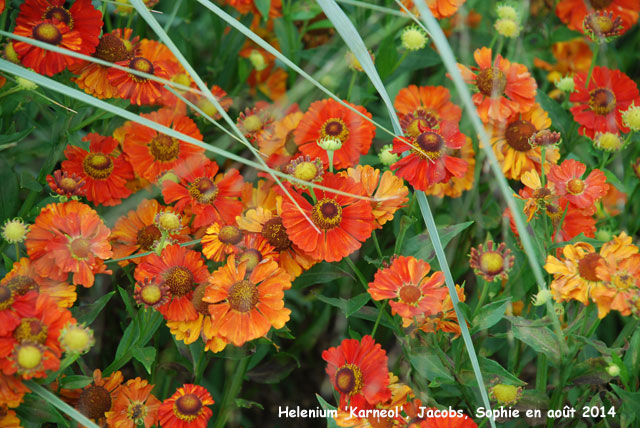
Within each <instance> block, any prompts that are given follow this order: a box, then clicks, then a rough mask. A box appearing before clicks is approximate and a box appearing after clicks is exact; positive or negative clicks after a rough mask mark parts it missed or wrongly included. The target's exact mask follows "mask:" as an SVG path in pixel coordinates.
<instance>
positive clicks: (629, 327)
mask: <svg viewBox="0 0 640 428" xmlns="http://www.w3.org/2000/svg"><path fill="white" fill-rule="evenodd" d="M639 325H640V320H636V319H634V320H631V321H629V322H628V323H627V324H625V326H624V327H623V328H622V331H621V332H620V334H619V335H618V337H617V338H616V340H615V341H614V342H613V345H611V347H612V348H619V347H620V346H622V344H623V343H624V340H625V339H626V338H627V337H629V335H630V334H631V332H633V331H634V330H635V329H637V328H638V326H639Z"/></svg>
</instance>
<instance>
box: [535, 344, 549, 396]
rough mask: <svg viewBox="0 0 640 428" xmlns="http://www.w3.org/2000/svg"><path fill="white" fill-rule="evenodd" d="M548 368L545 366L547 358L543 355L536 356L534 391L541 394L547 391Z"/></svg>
mask: <svg viewBox="0 0 640 428" xmlns="http://www.w3.org/2000/svg"><path fill="white" fill-rule="evenodd" d="M548 370H549V366H548V364H547V356H546V355H545V354H542V353H540V354H538V370H537V372H536V390H538V392H541V393H543V394H544V393H545V392H546V390H547V373H548Z"/></svg>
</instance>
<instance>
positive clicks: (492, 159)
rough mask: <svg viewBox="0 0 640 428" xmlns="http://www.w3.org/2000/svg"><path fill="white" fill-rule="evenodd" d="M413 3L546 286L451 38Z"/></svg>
mask: <svg viewBox="0 0 640 428" xmlns="http://www.w3.org/2000/svg"><path fill="white" fill-rule="evenodd" d="M414 4H415V5H416V6H417V7H418V10H419V11H420V17H421V18H422V21H423V22H424V24H425V25H426V27H427V28H428V29H429V32H430V34H431V37H432V39H433V42H434V43H435V45H436V47H437V48H438V53H439V54H440V57H441V58H442V61H443V62H444V65H445V67H446V68H447V71H448V72H449V75H450V76H451V79H452V80H453V83H454V84H455V86H456V89H457V90H458V94H459V95H460V97H461V98H462V103H463V104H464V107H465V110H466V113H467V115H468V116H469V118H470V119H471V123H472V124H473V127H474V129H475V131H476V133H477V134H478V135H479V136H480V140H481V141H482V144H480V147H482V149H483V150H484V152H485V155H486V156H487V159H489V166H490V167H491V171H492V172H493V175H494V176H495V178H496V181H497V182H498V187H499V188H500V192H501V193H502V196H503V197H504V199H505V201H506V202H507V206H508V207H509V209H510V210H511V214H512V215H513V218H514V220H515V223H516V228H517V229H518V234H519V235H520V240H521V241H522V247H523V248H524V251H525V254H526V255H527V259H528V260H529V264H530V265H531V270H532V271H533V275H534V276H535V279H536V283H537V284H538V289H539V290H546V289H547V284H546V283H545V281H544V278H543V276H542V269H541V268H540V262H541V260H537V259H536V252H535V250H534V248H533V244H532V243H531V238H530V236H529V232H528V230H527V225H526V223H525V221H524V216H523V214H522V212H520V210H519V209H518V207H517V205H516V202H515V199H514V197H513V190H512V189H511V187H509V184H508V183H507V179H506V178H505V176H504V174H503V173H502V168H501V167H500V163H499V162H498V159H497V158H496V155H495V153H493V149H492V147H491V142H490V141H489V136H488V135H487V132H486V130H485V129H484V126H483V125H482V122H481V121H480V117H479V116H478V112H477V111H476V108H475V106H474V104H473V101H472V100H471V94H470V93H469V89H468V88H467V85H466V83H465V82H464V80H463V78H462V74H460V70H459V69H458V65H457V62H456V59H455V57H454V55H453V51H452V50H451V46H449V42H447V38H446V37H445V35H444V33H443V32H442V29H441V28H440V25H439V24H438V21H436V19H435V18H434V17H433V15H432V14H431V11H430V10H429V8H428V7H427V4H426V3H425V2H424V0H416V1H415V2H414ZM547 313H548V314H549V316H550V317H551V320H552V322H553V327H554V330H555V332H556V335H557V336H558V341H559V342H560V344H561V346H562V347H563V351H565V350H566V344H565V341H564V334H563V332H562V327H561V326H560V321H559V319H558V315H557V314H556V312H555V310H554V309H553V305H552V304H551V302H547Z"/></svg>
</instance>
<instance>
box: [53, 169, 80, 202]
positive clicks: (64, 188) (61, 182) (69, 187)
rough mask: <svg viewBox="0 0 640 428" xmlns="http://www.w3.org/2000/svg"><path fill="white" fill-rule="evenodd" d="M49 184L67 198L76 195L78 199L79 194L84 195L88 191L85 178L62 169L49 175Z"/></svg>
mask: <svg viewBox="0 0 640 428" xmlns="http://www.w3.org/2000/svg"><path fill="white" fill-rule="evenodd" d="M47 184H48V185H49V187H51V190H53V191H54V192H56V193H57V194H58V195H60V196H62V197H63V198H66V199H71V198H73V197H74V196H75V197H76V199H78V197H79V196H84V195H85V194H86V193H87V189H85V188H84V180H83V179H81V178H80V177H78V176H77V175H76V174H69V173H67V172H64V171H62V170H61V169H57V170H55V171H54V172H53V175H47ZM63 200H64V199H63Z"/></svg>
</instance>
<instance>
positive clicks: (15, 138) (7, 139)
mask: <svg viewBox="0 0 640 428" xmlns="http://www.w3.org/2000/svg"><path fill="white" fill-rule="evenodd" d="M34 129H36V128H35V126H34V127H31V128H29V129H25V130H24V131H20V132H15V133H13V134H6V135H0V145H2V144H10V143H19V142H20V141H22V140H24V139H25V138H26V137H27V136H28V135H29V134H31V133H32V132H33V130H34ZM13 131H15V126H14V125H13V124H12V125H11V127H10V128H9V129H8V130H7V131H6V132H13Z"/></svg>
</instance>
